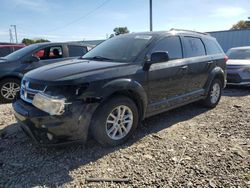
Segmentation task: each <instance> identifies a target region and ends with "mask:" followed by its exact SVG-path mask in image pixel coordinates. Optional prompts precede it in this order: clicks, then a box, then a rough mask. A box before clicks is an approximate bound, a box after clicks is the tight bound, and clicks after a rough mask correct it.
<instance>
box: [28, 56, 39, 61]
mask: <svg viewBox="0 0 250 188" xmlns="http://www.w3.org/2000/svg"><path fill="white" fill-rule="evenodd" d="M38 61H40V58H39V57H37V56H34V55H32V56H31V57H30V58H29V60H28V62H30V63H33V62H38Z"/></svg>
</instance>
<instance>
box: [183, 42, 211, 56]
mask: <svg viewBox="0 0 250 188" xmlns="http://www.w3.org/2000/svg"><path fill="white" fill-rule="evenodd" d="M183 42H184V45H185V49H186V56H187V57H198V56H205V55H206V51H205V47H204V44H203V43H202V41H201V39H200V38H195V37H184V38H183Z"/></svg>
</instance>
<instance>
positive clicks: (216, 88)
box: [201, 79, 222, 108]
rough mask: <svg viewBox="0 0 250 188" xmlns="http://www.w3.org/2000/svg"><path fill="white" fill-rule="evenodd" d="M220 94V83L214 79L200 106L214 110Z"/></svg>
mask: <svg viewBox="0 0 250 188" xmlns="http://www.w3.org/2000/svg"><path fill="white" fill-rule="evenodd" d="M221 93H222V82H221V81H220V80H219V79H214V80H213V82H212V84H211V86H210V88H209V91H208V95H207V97H206V99H204V100H202V101H201V104H202V105H203V106H205V107H208V108H214V107H216V105H217V104H218V103H219V101H220V98H221Z"/></svg>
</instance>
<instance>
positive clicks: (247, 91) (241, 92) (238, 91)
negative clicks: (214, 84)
mask: <svg viewBox="0 0 250 188" xmlns="http://www.w3.org/2000/svg"><path fill="white" fill-rule="evenodd" d="M222 95H223V96H227V97H241V96H247V95H250V87H246V86H227V87H226V88H225V89H224V90H223V93H222Z"/></svg>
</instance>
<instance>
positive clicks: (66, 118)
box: [12, 99, 97, 145]
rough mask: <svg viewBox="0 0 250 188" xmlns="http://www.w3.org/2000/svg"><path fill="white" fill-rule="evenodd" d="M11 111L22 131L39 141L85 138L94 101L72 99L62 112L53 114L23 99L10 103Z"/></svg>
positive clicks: (51, 142)
mask: <svg viewBox="0 0 250 188" xmlns="http://www.w3.org/2000/svg"><path fill="white" fill-rule="evenodd" d="M12 105H13V109H14V115H15V117H16V119H17V121H18V122H19V123H20V124H21V127H22V129H23V131H24V132H25V133H26V134H27V135H28V136H29V137H31V138H32V139H33V140H35V141H36V142H37V143H38V144H39V145H59V144H65V143H70V142H86V140H87V137H88V129H89V125H90V121H91V118H92V114H93V113H94V111H95V109H96V108H97V104H96V103H90V104H87V103H84V102H80V101H77V102H73V103H72V104H71V105H68V106H67V107H66V109H65V112H64V114H62V115H60V116H52V115H50V114H48V113H46V112H44V111H41V110H39V109H38V108H36V107H34V106H33V105H31V104H28V103H26V102H24V101H23V100H21V99H20V100H17V101H16V102H14V103H13V104H12Z"/></svg>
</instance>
